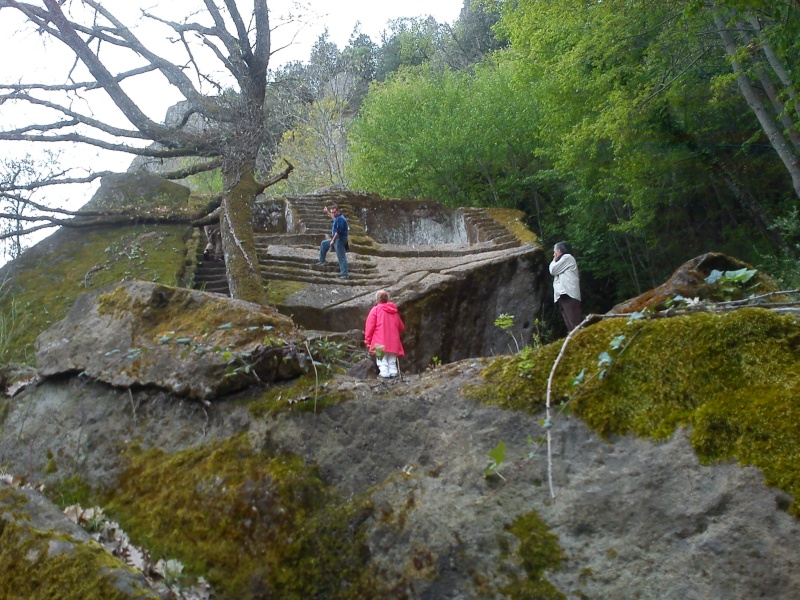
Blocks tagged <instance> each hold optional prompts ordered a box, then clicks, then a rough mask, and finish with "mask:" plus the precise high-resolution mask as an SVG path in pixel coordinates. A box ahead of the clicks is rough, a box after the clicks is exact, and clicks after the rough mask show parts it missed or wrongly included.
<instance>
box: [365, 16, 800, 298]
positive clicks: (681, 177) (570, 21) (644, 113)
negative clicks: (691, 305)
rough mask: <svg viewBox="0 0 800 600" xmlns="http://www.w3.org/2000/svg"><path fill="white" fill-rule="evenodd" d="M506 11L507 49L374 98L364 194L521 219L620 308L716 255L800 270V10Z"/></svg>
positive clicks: (407, 77) (400, 83)
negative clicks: (561, 248) (504, 210)
mask: <svg viewBox="0 0 800 600" xmlns="http://www.w3.org/2000/svg"><path fill="white" fill-rule="evenodd" d="M491 6H492V9H493V10H499V11H500V13H501V18H500V20H499V22H498V23H497V24H496V25H495V32H496V34H497V35H498V36H499V38H500V39H501V40H506V41H507V44H508V46H507V47H506V48H504V49H500V50H497V51H495V52H494V54H492V55H490V56H487V57H485V58H484V59H483V60H482V61H481V62H480V63H479V64H478V65H476V66H475V67H473V68H471V69H469V70H462V71H459V72H457V73H454V72H447V71H445V72H442V71H441V70H440V69H436V68H433V65H431V64H430V63H427V64H425V65H422V66H418V67H413V68H406V69H405V70H402V71H400V72H398V73H396V74H395V75H394V76H393V77H391V78H389V79H388V80H387V81H386V82H385V83H384V84H381V85H378V86H374V87H373V89H372V91H371V92H370V94H369V95H368V97H367V98H366V101H365V104H364V109H363V111H362V114H361V117H360V119H359V120H358V121H357V122H356V123H355V125H354V130H353V132H352V137H353V146H352V148H351V151H352V157H353V158H352V162H351V171H350V174H351V178H352V181H351V183H352V184H354V185H356V186H358V187H363V188H367V189H370V190H371V191H376V192H380V193H386V194H390V195H400V196H402V195H424V196H429V197H432V198H436V199H439V200H442V201H446V202H450V203H454V204H464V203H468V204H495V203H497V204H501V205H506V206H511V205H514V206H517V207H519V208H522V209H523V210H525V211H526V212H527V213H528V215H529V218H530V224H531V226H532V228H533V229H534V230H535V231H537V232H538V233H539V234H540V236H541V237H542V239H543V241H545V242H546V243H549V242H555V241H558V240H559V239H562V238H568V239H569V240H570V241H571V242H572V243H573V245H574V247H575V248H577V249H578V252H579V255H580V258H581V260H582V266H583V267H584V269H585V270H586V271H587V272H588V275H589V276H590V278H592V279H594V280H595V281H596V286H595V287H597V288H599V289H600V290H602V291H601V293H602V294H603V296H604V297H603V298H601V299H600V300H599V301H600V303H601V304H604V305H605V306H606V307H607V306H608V305H609V304H610V303H612V302H613V301H614V300H615V299H617V298H622V297H625V296H627V295H630V294H632V293H638V292H641V291H644V290H645V289H648V288H649V287H652V286H653V285H654V284H656V283H658V282H659V281H660V280H662V279H663V278H664V277H665V276H666V275H668V274H669V273H670V272H671V270H672V269H674V268H675V265H677V264H680V262H683V261H684V260H686V259H688V258H690V257H691V256H694V255H697V254H699V253H702V252H705V251H707V250H710V249H716V250H722V251H727V252H729V253H731V254H735V255H737V256H740V257H742V258H744V259H746V260H749V261H752V262H754V263H757V264H760V263H765V264H766V263H768V264H769V266H770V269H771V271H772V272H773V273H776V274H780V273H781V271H782V269H781V267H780V264H779V263H780V261H783V260H786V261H790V263H789V264H790V266H792V265H795V264H796V263H795V261H796V260H797V256H798V254H799V252H798V251H799V250H800V247H798V242H799V241H800V238H798V236H797V234H798V229H799V228H798V225H797V212H796V209H795V208H794V207H796V205H797V199H798V196H800V188H798V187H797V172H796V171H797V169H798V168H800V161H799V160H798V157H800V154H798V152H797V150H798V148H800V146H798V145H796V143H795V141H794V140H795V139H796V137H797V134H798V123H800V112H798V106H797V100H796V98H797V95H796V94H797V90H798V81H797V79H796V78H797V77H798V74H797V73H796V69H794V70H793V69H792V68H790V66H792V65H796V64H797V62H798V57H799V56H800V52H798V50H799V49H800V48H798V39H800V37H798V36H797V35H796V33H797V28H798V23H799V22H800V7H798V6H797V5H796V3H794V2H789V1H788V0H787V1H782V2H758V1H755V0H752V1H745V0H741V1H739V0H730V1H725V2H707V3H703V2H684V1H681V0H675V1H668V2H660V3H656V4H653V3H651V2H638V1H634V2H630V1H627V0H626V1H622V0H610V1H604V2H589V3H587V2H578V1H576V0H553V1H551V2H538V1H535V0H518V1H514V2H494V3H491ZM499 45H501V46H502V44H499ZM793 78H794V79H793ZM770 84H771V85H770ZM767 257H769V259H767ZM792 268H793V267H792ZM792 268H789V269H785V270H784V273H787V272H791V270H792Z"/></svg>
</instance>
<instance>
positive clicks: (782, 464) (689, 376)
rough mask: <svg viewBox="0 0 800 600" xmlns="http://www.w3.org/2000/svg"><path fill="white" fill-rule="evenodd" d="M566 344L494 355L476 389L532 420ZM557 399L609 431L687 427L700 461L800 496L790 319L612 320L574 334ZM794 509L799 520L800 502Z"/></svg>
mask: <svg viewBox="0 0 800 600" xmlns="http://www.w3.org/2000/svg"><path fill="white" fill-rule="evenodd" d="M622 335H624V336H626V337H625V339H624V340H623V339H622V338H621V337H620V336H622ZM612 347H616V348H617V350H610V349H611V348H612ZM560 348H561V343H558V342H557V343H555V344H551V345H549V346H545V347H543V348H541V349H532V348H525V349H523V351H522V352H520V353H519V354H517V355H514V356H508V357H498V358H496V359H494V361H493V362H492V364H491V366H490V367H488V368H487V369H486V371H485V372H484V378H485V382H484V383H482V384H480V385H478V386H475V387H474V388H472V389H471V390H469V393H470V394H472V395H474V396H475V397H476V398H480V399H482V400H483V401H484V402H486V403H489V404H495V405H498V406H501V407H504V408H510V409H515V410H525V411H528V412H530V413H532V414H536V413H538V412H539V411H540V410H542V408H543V406H544V402H545V397H546V389H547V379H548V376H549V374H550V369H551V367H552V365H553V362H554V361H555V358H556V356H557V354H558V352H559V350H560ZM623 350H624V352H623ZM604 353H605V355H604ZM606 356H607V358H606ZM598 363H599V364H598ZM603 370H605V373H604V377H603V378H602V379H601V378H600V377H599V376H598V375H599V373H601V372H603ZM576 379H580V380H581V386H580V388H579V389H576V386H574V385H573V383H574V382H575V380H576ZM589 379H591V381H589ZM553 394H554V397H553V402H554V403H558V402H560V401H564V400H566V399H569V398H572V401H571V402H572V404H571V407H572V414H575V415H577V416H579V417H581V418H582V419H583V420H584V421H586V423H587V424H588V425H589V426H590V427H592V428H593V429H594V430H596V431H597V432H598V433H600V434H601V435H604V436H605V435H611V434H620V435H621V434H625V433H634V434H636V435H639V436H644V437H651V438H655V439H664V438H667V437H669V436H670V435H672V433H673V432H674V431H675V429H676V428H677V427H680V426H690V427H691V431H692V438H691V439H692V444H693V445H694V447H695V449H696V450H697V453H698V455H699V456H700V458H701V460H704V461H711V460H730V459H733V460H738V461H739V462H741V463H742V464H751V465H755V466H757V467H759V468H760V469H762V470H763V471H764V473H765V475H766V480H767V484H768V485H772V486H775V487H780V488H781V489H784V490H785V491H787V492H788V493H790V494H791V495H793V496H794V497H798V494H800V429H798V423H800V333H798V327H797V321H796V319H795V318H794V317H792V316H781V315H777V314H775V313H773V312H772V311H769V310H765V309H757V308H748V309H741V310H737V311H733V312H731V313H729V314H723V315H713V314H708V313H698V314H694V315H691V316H682V317H672V318H668V319H652V320H648V319H638V320H633V321H628V322H625V321H623V320H622V319H609V320H605V321H602V322H600V323H597V324H595V325H592V326H591V327H589V328H587V329H586V330H584V331H581V332H579V333H578V334H576V335H575V337H574V338H573V339H572V341H571V342H570V344H569V346H568V347H567V350H566V353H565V355H564V358H563V359H562V362H561V364H560V365H559V369H558V371H557V372H556V376H555V379H554V382H553ZM790 510H791V512H792V513H793V514H795V515H800V508H798V506H797V504H794V505H792V507H791V509H790Z"/></svg>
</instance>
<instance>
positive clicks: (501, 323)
mask: <svg viewBox="0 0 800 600" xmlns="http://www.w3.org/2000/svg"><path fill="white" fill-rule="evenodd" d="M494 326H495V327H499V328H500V329H502V330H503V331H505V332H506V333H507V334H508V335H510V336H511V339H512V340H514V345H515V346H516V347H517V352H519V342H517V338H516V337H515V336H514V334H513V333H512V332H511V330H512V329H513V328H514V315H509V314H508V313H500V314H499V315H497V318H496V319H495V320H494Z"/></svg>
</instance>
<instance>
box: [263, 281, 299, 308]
mask: <svg viewBox="0 0 800 600" xmlns="http://www.w3.org/2000/svg"><path fill="white" fill-rule="evenodd" d="M306 287H308V284H305V283H300V282H297V281H280V280H277V279H274V280H271V281H270V282H269V283H268V284H267V301H268V302H269V303H270V304H271V305H272V306H283V305H284V304H285V302H286V298H288V297H289V296H291V295H292V294H295V293H297V292H299V291H301V290H304V289H305V288H306Z"/></svg>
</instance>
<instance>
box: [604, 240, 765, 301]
mask: <svg viewBox="0 0 800 600" xmlns="http://www.w3.org/2000/svg"><path fill="white" fill-rule="evenodd" d="M752 268H753V267H752V266H751V265H748V264H747V263H745V262H743V261H741V260H739V259H738V258H734V257H732V256H728V255H727V254H721V253H719V252H707V253H706V254H702V255H700V256H697V257H695V258H693V259H691V260H688V261H686V262H685V263H683V264H682V265H681V266H680V267H678V268H677V269H676V270H675V272H674V273H673V274H672V276H671V277H670V278H669V279H668V280H667V281H665V282H664V283H663V284H661V285H660V286H658V287H657V288H654V289H652V290H650V291H648V292H645V293H644V294H641V295H640V296H636V297H635V298H632V299H630V300H626V301H625V302H622V303H620V304H617V305H616V306H615V307H614V308H613V309H612V310H611V312H613V313H632V312H636V311H639V312H641V311H643V310H646V309H652V310H662V309H663V308H665V307H666V303H667V302H668V301H669V300H671V299H674V298H677V297H678V296H682V297H684V298H699V299H700V300H710V301H712V302H719V301H723V300H732V299H737V298H739V297H743V296H745V295H746V294H748V293H750V292H756V293H762V294H763V293H766V292H774V291H777V290H778V288H777V287H776V286H775V284H774V283H773V281H772V280H771V279H770V278H769V277H768V276H766V275H764V274H763V273H756V274H755V277H754V278H753V279H752V280H751V281H750V282H748V285H747V286H746V288H745V286H740V287H739V288H737V289H734V290H732V291H730V292H725V291H723V290H722V289H721V288H720V286H718V285H714V284H710V283H708V282H707V281H706V278H707V277H708V276H709V275H710V274H711V273H712V271H715V270H716V271H721V272H725V271H738V270H740V269H752ZM729 296H730V297H729ZM733 296H736V298H734V297H733Z"/></svg>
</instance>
